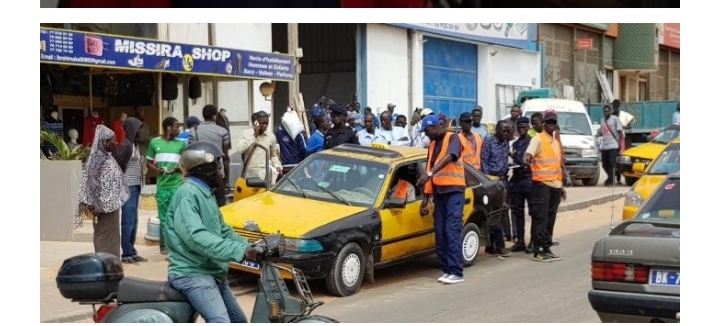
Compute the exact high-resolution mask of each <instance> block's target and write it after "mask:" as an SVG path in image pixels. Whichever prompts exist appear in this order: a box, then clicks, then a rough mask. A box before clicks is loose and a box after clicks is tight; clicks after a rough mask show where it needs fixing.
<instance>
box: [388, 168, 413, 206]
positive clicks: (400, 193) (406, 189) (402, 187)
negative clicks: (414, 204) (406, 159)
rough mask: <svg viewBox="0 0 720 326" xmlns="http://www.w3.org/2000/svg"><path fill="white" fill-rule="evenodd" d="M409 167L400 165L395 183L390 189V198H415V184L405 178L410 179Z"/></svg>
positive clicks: (408, 199) (405, 199)
mask: <svg viewBox="0 0 720 326" xmlns="http://www.w3.org/2000/svg"><path fill="white" fill-rule="evenodd" d="M409 174H410V169H409V168H408V167H402V168H400V169H399V170H398V173H397V183H396V184H395V186H394V187H393V188H392V189H391V190H390V198H391V199H400V200H404V201H405V202H410V201H414V200H415V196H416V195H415V186H414V185H413V184H412V183H410V182H409V181H407V180H410V176H409Z"/></svg>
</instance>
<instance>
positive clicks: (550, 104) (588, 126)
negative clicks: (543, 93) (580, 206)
mask: <svg viewBox="0 0 720 326" xmlns="http://www.w3.org/2000/svg"><path fill="white" fill-rule="evenodd" d="M521 109H522V112H523V113H522V115H523V116H525V117H528V119H529V118H530V117H531V116H532V115H533V113H535V112H540V113H543V112H545V110H548V109H553V110H555V112H556V113H557V116H558V128H559V129H560V140H561V141H562V144H563V149H564V150H565V167H566V168H567V169H568V172H569V173H570V177H571V178H572V179H573V181H574V180H582V182H583V184H584V185H586V186H595V185H597V184H598V181H599V179H600V164H599V161H600V155H599V153H598V149H597V146H596V145H595V130H594V129H593V127H592V123H591V122H590V116H589V115H588V113H587V109H586V108H585V105H583V104H582V102H578V101H571V100H565V99H540V98H538V99H531V100H527V101H525V102H524V103H523V105H522V108H521ZM508 117H509V116H508ZM531 128H532V127H531Z"/></svg>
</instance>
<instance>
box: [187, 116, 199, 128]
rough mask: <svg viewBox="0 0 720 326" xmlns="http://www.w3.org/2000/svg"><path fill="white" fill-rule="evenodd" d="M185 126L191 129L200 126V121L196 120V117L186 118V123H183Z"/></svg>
mask: <svg viewBox="0 0 720 326" xmlns="http://www.w3.org/2000/svg"><path fill="white" fill-rule="evenodd" d="M185 124H186V125H187V126H188V127H191V128H192V127H193V126H195V125H199V124H200V119H198V117H196V116H194V115H193V116H190V117H188V118H187V121H185Z"/></svg>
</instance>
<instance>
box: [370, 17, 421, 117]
mask: <svg viewBox="0 0 720 326" xmlns="http://www.w3.org/2000/svg"><path fill="white" fill-rule="evenodd" d="M366 55H367V94H368V96H367V103H362V104H363V105H365V106H371V107H372V108H373V112H375V108H377V107H383V109H384V108H385V107H386V105H387V104H388V103H390V102H392V103H395V105H397V107H396V109H395V113H397V114H404V115H406V116H407V115H408V114H409V112H410V110H411V105H410V89H411V87H410V84H411V82H410V81H409V80H408V76H409V74H408V71H409V70H410V63H409V62H410V61H409V60H410V59H409V55H408V32H407V30H406V29H404V28H398V27H392V26H387V25H380V24H368V25H367V54H366ZM420 58H421V59H422V52H421V53H420ZM413 64H415V63H413ZM420 72H421V75H422V61H421V62H420ZM414 82H416V81H413V83H414ZM419 85H420V89H421V90H422V80H420V83H419ZM421 104H422V91H420V102H419V105H421Z"/></svg>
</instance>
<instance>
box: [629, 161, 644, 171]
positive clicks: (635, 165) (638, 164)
mask: <svg viewBox="0 0 720 326" xmlns="http://www.w3.org/2000/svg"><path fill="white" fill-rule="evenodd" d="M645 168H646V166H645V163H642V162H635V163H633V165H632V170H633V172H635V173H644V172H645Z"/></svg>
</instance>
